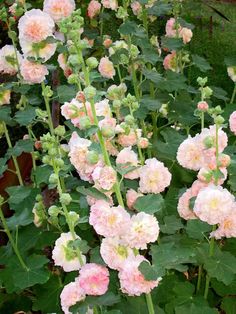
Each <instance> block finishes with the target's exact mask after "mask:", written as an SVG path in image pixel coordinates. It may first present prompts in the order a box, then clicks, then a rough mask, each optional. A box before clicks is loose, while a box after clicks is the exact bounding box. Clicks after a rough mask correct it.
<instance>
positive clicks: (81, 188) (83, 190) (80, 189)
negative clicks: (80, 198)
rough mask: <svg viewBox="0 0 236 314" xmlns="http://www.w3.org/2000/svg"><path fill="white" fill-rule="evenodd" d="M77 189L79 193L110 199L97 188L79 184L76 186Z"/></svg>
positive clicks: (99, 198)
mask: <svg viewBox="0 0 236 314" xmlns="http://www.w3.org/2000/svg"><path fill="white" fill-rule="evenodd" d="M76 191H78V192H79V193H81V194H83V195H85V196H87V195H88V196H91V197H94V198H96V199H98V200H105V201H107V200H108V197H107V196H106V195H105V194H103V193H102V192H100V191H98V190H97V189H96V188H85V187H84V186H78V187H77V188H76Z"/></svg>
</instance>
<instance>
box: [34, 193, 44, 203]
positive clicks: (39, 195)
mask: <svg viewBox="0 0 236 314" xmlns="http://www.w3.org/2000/svg"><path fill="white" fill-rule="evenodd" d="M35 200H36V201H37V202H42V200H43V197H42V195H41V194H37V195H36V197H35Z"/></svg>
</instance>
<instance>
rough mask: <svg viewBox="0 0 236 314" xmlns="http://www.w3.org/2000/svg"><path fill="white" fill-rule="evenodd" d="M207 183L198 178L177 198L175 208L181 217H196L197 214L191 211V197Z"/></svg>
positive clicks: (187, 218)
mask: <svg viewBox="0 0 236 314" xmlns="http://www.w3.org/2000/svg"><path fill="white" fill-rule="evenodd" d="M206 186H207V184H205V183H204V182H201V181H199V180H196V181H194V183H193V184H192V186H191V188H189V189H187V190H186V191H185V192H184V193H183V194H182V195H181V196H180V198H179V202H178V206H177V210H178V213H179V215H180V217H181V218H183V219H185V220H189V219H196V218H197V216H196V215H195V213H194V212H193V208H191V207H190V206H191V205H190V201H191V198H194V197H196V196H197V195H198V193H199V191H200V190H201V189H203V188H205V187H206Z"/></svg>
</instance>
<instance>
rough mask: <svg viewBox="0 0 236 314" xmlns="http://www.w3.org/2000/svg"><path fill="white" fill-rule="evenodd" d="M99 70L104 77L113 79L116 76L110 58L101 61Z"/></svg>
mask: <svg viewBox="0 0 236 314" xmlns="http://www.w3.org/2000/svg"><path fill="white" fill-rule="evenodd" d="M98 70H99V72H100V74H101V75H102V76H103V77H105V78H109V79H111V78H113V76H114V75H115V74H116V71H115V69H114V66H113V63H112V62H111V61H110V60H109V59H108V57H103V58H102V59H101V60H100V63H99V66H98Z"/></svg>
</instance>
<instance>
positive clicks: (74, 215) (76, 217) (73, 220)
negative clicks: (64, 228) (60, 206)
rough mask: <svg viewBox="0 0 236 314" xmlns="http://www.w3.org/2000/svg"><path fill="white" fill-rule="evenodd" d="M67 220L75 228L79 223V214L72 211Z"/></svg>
mask: <svg viewBox="0 0 236 314" xmlns="http://www.w3.org/2000/svg"><path fill="white" fill-rule="evenodd" d="M68 218H69V220H70V222H71V224H73V225H74V226H76V225H77V224H78V222H79V214H77V213H76V212H73V211H71V212H69V214H68Z"/></svg>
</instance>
